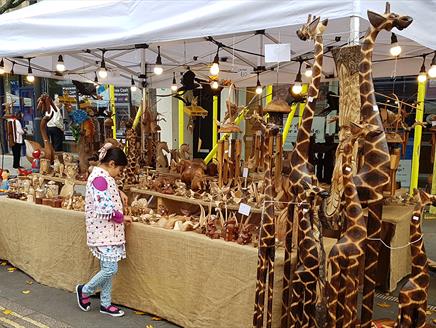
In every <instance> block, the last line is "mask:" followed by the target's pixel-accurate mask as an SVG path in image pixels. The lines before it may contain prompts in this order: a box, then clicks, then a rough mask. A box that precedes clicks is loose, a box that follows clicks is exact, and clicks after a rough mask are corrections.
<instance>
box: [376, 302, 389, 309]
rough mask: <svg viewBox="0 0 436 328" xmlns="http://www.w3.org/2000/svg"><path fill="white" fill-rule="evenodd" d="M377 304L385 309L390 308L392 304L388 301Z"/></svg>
mask: <svg viewBox="0 0 436 328" xmlns="http://www.w3.org/2000/svg"><path fill="white" fill-rule="evenodd" d="M377 306H379V307H381V308H383V309H388V308H390V307H391V305H390V304H388V303H377Z"/></svg>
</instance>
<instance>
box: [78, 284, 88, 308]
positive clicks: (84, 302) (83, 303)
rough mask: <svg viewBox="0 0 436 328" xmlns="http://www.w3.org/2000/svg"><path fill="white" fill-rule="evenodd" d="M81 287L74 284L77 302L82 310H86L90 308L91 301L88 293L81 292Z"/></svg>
mask: <svg viewBox="0 0 436 328" xmlns="http://www.w3.org/2000/svg"><path fill="white" fill-rule="evenodd" d="M82 289H83V285H77V286H76V295H77V304H78V305H79V308H80V309H81V310H82V311H85V312H88V311H89V310H90V309H91V301H90V300H89V296H88V295H86V294H83V292H82Z"/></svg>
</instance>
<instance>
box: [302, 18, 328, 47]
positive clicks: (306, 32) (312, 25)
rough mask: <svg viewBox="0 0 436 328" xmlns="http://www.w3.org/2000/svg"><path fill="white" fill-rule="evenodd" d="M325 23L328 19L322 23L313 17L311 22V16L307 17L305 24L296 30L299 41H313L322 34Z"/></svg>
mask: <svg viewBox="0 0 436 328" xmlns="http://www.w3.org/2000/svg"><path fill="white" fill-rule="evenodd" d="M327 23H328V19H324V20H323V21H322V22H320V17H313V20H312V15H309V17H308V18H307V23H306V24H304V25H303V26H301V27H300V28H299V29H298V30H297V35H298V37H299V38H300V40H303V41H306V40H308V39H314V38H315V37H316V36H317V35H321V34H323V33H324V30H325V28H326V27H327Z"/></svg>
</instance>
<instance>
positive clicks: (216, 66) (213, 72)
mask: <svg viewBox="0 0 436 328" xmlns="http://www.w3.org/2000/svg"><path fill="white" fill-rule="evenodd" d="M219 73H220V65H219V64H218V63H213V64H212V66H211V67H210V74H211V75H214V76H215V75H218V74H219Z"/></svg>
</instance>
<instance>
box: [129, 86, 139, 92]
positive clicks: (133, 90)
mask: <svg viewBox="0 0 436 328" xmlns="http://www.w3.org/2000/svg"><path fill="white" fill-rule="evenodd" d="M136 90H138V88H137V87H136V85H132V86H131V87H130V91H132V92H135V91H136Z"/></svg>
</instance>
